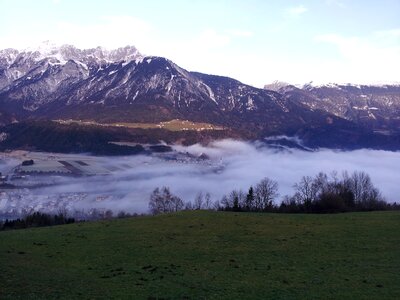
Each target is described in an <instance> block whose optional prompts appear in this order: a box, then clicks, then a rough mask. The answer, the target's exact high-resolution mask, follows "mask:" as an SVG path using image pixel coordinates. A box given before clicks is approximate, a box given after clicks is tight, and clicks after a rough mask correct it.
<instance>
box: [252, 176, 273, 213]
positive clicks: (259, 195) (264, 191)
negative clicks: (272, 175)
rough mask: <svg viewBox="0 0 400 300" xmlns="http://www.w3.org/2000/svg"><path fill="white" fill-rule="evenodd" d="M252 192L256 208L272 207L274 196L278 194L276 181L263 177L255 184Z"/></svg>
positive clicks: (266, 208)
mask: <svg viewBox="0 0 400 300" xmlns="http://www.w3.org/2000/svg"><path fill="white" fill-rule="evenodd" d="M254 194H255V195H254V198H255V208H256V210H260V211H261V210H264V211H265V210H269V209H272V207H273V205H274V200H275V198H276V197H278V196H279V194H278V183H277V182H276V181H275V180H272V179H269V178H267V177H265V178H264V179H262V180H261V181H260V182H259V183H258V184H257V185H256V186H255V189H254Z"/></svg>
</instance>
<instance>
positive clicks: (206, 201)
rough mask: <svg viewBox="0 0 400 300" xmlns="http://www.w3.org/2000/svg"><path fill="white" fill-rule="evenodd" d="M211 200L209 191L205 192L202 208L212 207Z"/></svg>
mask: <svg viewBox="0 0 400 300" xmlns="http://www.w3.org/2000/svg"><path fill="white" fill-rule="evenodd" d="M212 205H213V203H212V201H211V195H210V193H206V195H205V196H204V208H205V209H212Z"/></svg>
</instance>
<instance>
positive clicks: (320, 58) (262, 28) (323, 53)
mask: <svg viewBox="0 0 400 300" xmlns="http://www.w3.org/2000/svg"><path fill="white" fill-rule="evenodd" d="M46 40H50V41H53V42H55V43H56V44H65V43H68V44H73V45H75V46H77V47H79V48H88V47H96V46H103V47H106V48H109V49H113V48H117V47H120V46H126V45H134V46H136V47H137V48H138V50H139V51H140V52H142V53H143V54H146V55H157V56H163V57H167V58H169V59H171V60H172V61H174V62H175V63H177V64H178V65H180V66H181V67H183V68H185V69H187V70H190V71H199V72H203V73H209V74H216V75H223V76H229V77H233V78H236V79H238V80H240V81H242V82H244V83H247V84H251V85H253V86H257V87H262V86H263V85H264V84H266V83H270V82H272V81H274V80H279V81H285V82H289V83H293V84H296V83H297V84H301V83H306V82H309V81H314V82H315V83H329V82H337V83H393V82H397V83H398V82H400V75H399V74H400V71H399V70H400V0H379V1H376V0H308V1H306V0H303V1H296V0H287V1H284V0H280V1H269V0H241V1H239V0H229V1H228V0H186V1H184V0H142V1H136V0H107V1H103V0H0V49H4V48H18V49H23V48H27V47H34V46H35V45H37V44H39V43H40V42H41V41H46Z"/></svg>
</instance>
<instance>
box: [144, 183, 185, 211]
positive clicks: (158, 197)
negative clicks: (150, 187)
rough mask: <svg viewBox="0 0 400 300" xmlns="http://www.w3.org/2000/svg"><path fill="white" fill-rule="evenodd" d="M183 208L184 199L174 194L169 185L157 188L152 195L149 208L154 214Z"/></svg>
mask: <svg viewBox="0 0 400 300" xmlns="http://www.w3.org/2000/svg"><path fill="white" fill-rule="evenodd" d="M183 208H184V203H183V201H182V199H181V198H179V197H178V196H175V195H173V194H172V193H171V191H170V190H169V188H168V187H162V188H161V189H160V188H156V189H154V191H153V192H152V193H151V195H150V201H149V209H150V212H151V213H152V214H153V215H157V214H162V213H169V212H176V211H180V210H182V209H183Z"/></svg>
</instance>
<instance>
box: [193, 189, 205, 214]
mask: <svg viewBox="0 0 400 300" xmlns="http://www.w3.org/2000/svg"><path fill="white" fill-rule="evenodd" d="M203 203H204V196H203V193H202V192H198V193H197V195H196V197H195V198H194V202H193V209H196V210H200V209H203V205H204V204H203Z"/></svg>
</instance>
